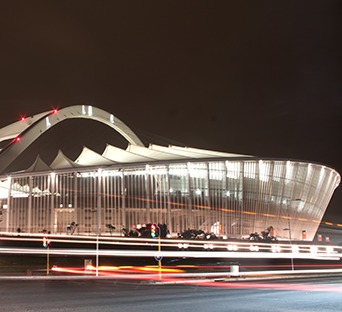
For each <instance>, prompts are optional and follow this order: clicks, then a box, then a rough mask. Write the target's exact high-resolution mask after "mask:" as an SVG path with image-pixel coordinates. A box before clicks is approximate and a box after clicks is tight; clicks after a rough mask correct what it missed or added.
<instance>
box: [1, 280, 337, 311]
mask: <svg viewBox="0 0 342 312" xmlns="http://www.w3.org/2000/svg"><path fill="white" fill-rule="evenodd" d="M270 283H271V284H273V285H280V286H284V285H285V286H286V287H288V289H286V290H280V289H276V288H274V289H262V288H260V287H261V286H260V285H262V284H270ZM234 285H235V286H236V287H235V286H234ZM234 285H228V286H229V287H215V286H211V287H207V286H197V285H175V284H169V285H165V284H162V285H160V284H151V283H146V282H140V281H128V280H96V279H83V280H79V279H69V280H39V279H38V280H37V279H35V280H8V279H6V280H2V279H0V302H1V303H0V304H1V306H0V311H2V312H5V311H103V312H105V311H120V312H121V311H162V312H168V311H170V312H171V311H172V312H174V311H189V312H191V311H194V312H200V311H263V312H264V311H301V312H303V311H310V312H311V311H341V310H342V292H339V291H338V290H339V289H340V290H341V291H342V280H341V278H339V277H329V278H316V279H291V280H281V281H280V280H273V281H270V280H268V281H255V282H254V283H253V285H247V284H243V283H240V282H237V283H236V284H234ZM243 285H246V286H247V288H241V287H244V286H243ZM293 285H294V286H293ZM312 285H314V287H317V286H320V287H322V289H323V290H316V291H314V290H312V289H310V287H312ZM238 287H240V288H238ZM295 287H297V288H298V287H300V290H298V289H292V288H295ZM327 287H328V288H327ZM329 287H330V288H331V289H334V290H333V291H329V289H330V288H329ZM336 290H337V291H336Z"/></svg>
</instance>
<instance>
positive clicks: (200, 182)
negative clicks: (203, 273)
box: [0, 105, 340, 240]
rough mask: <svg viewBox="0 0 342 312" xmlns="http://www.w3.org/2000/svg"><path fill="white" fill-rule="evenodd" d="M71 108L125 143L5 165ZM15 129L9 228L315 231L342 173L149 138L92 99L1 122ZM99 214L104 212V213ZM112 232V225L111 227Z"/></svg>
mask: <svg viewBox="0 0 342 312" xmlns="http://www.w3.org/2000/svg"><path fill="white" fill-rule="evenodd" d="M70 118H86V119H92V120H96V121H99V122H102V123H105V124H106V125H108V126H110V127H112V128H113V129H114V130H116V131H118V132H119V133H120V134H121V135H122V136H123V137H124V138H125V139H126V140H127V141H128V147H127V149H126V150H124V149H120V148H118V147H115V146H111V145H107V148H106V149H105V151H104V152H103V153H102V155H100V154H98V153H96V152H94V151H92V150H90V149H88V148H86V147H85V148H84V149H83V151H82V153H81V154H80V155H79V157H78V158H77V159H76V160H75V161H72V160H70V159H68V158H67V157H66V156H65V155H64V154H63V153H62V152H61V151H60V152H59V153H58V155H57V156H56V158H55V159H54V161H53V162H52V163H51V164H49V165H47V164H45V163H44V162H43V161H42V160H41V159H40V158H39V157H37V159H36V161H35V163H34V164H33V165H32V166H31V167H29V168H27V170H24V171H21V172H7V171H6V168H7V167H8V166H9V165H10V164H11V163H12V162H13V161H15V159H16V158H17V157H18V156H19V155H20V154H21V153H22V152H23V151H24V150H25V149H26V148H27V147H28V146H29V145H30V144H31V143H32V142H33V141H35V140H36V139H37V138H38V137H39V136H40V135H41V134H43V133H44V132H45V131H47V130H48V129H50V128H51V127H53V126H54V125H56V124H58V123H59V122H61V121H63V120H66V119H70ZM0 139H1V141H2V140H6V139H13V141H12V142H11V143H10V144H8V145H7V146H6V147H5V148H4V149H2V150H1V152H0V204H1V206H0V207H1V208H0V209H1V213H2V214H1V216H0V217H1V222H0V231H1V232H2V233H16V232H17V231H18V232H19V231H20V232H23V233H42V232H43V231H46V232H50V233H53V234H66V233H68V232H70V231H72V227H71V225H72V224H78V226H77V228H76V229H73V230H75V233H74V235H77V234H89V235H92V234H96V233H97V226H98V225H99V231H100V233H101V235H109V233H110V229H109V227H108V225H111V226H113V227H115V230H114V231H113V234H117V235H121V234H122V228H123V227H125V228H126V229H133V228H134V227H137V226H138V225H142V224H146V223H165V224H167V226H168V229H169V231H170V233H171V235H173V236H175V235H177V233H181V232H183V231H185V230H187V229H189V228H190V229H201V230H205V231H206V232H214V233H215V234H216V235H219V236H226V237H236V238H241V237H248V236H249V234H250V233H252V232H259V233H260V232H261V231H264V230H265V229H266V228H268V227H269V226H272V227H273V228H274V236H276V237H277V238H279V239H288V238H289V234H290V233H289V232H290V231H289V230H288V229H289V227H291V236H292V239H297V240H301V239H303V231H305V233H306V239H307V240H312V239H313V238H314V236H315V234H316V231H317V228H318V226H319V224H320V221H321V219H322V217H323V215H324V213H325V210H326V209H327V206H328V204H329V201H330V199H331V197H332V195H333V192H334V190H335V188H336V187H337V186H338V185H339V183H340V175H339V174H338V173H337V172H336V171H335V170H333V169H331V168H328V167H326V166H323V165H320V164H314V163H309V162H303V161H292V160H282V159H260V158H258V157H253V156H245V155H237V154H230V153H222V152H214V151H207V150H201V149H195V148H187V147H186V148H183V147H177V146H169V147H162V146H158V145H150V146H149V147H148V148H147V147H145V146H144V145H143V144H142V142H141V141H140V139H139V138H138V137H137V136H136V135H135V134H134V133H133V132H132V130H131V129H129V128H128V127H127V126H126V125H125V124H124V123H123V122H122V121H120V120H119V119H118V118H116V117H115V116H114V115H112V114H110V113H107V112H105V111H103V110H101V109H99V108H95V107H92V106H89V105H77V106H71V107H67V108H64V109H61V110H60V111H58V112H57V111H53V112H45V113H41V114H38V115H36V116H33V117H31V118H30V119H26V120H23V121H18V122H16V123H14V124H12V125H9V126H7V127H5V128H3V129H0ZM98 220H99V222H98ZM111 234H112V233H111Z"/></svg>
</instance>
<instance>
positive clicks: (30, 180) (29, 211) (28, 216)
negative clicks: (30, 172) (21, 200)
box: [27, 176, 32, 233]
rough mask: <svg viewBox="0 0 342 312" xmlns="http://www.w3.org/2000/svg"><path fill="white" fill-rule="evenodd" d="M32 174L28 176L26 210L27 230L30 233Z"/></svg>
mask: <svg viewBox="0 0 342 312" xmlns="http://www.w3.org/2000/svg"><path fill="white" fill-rule="evenodd" d="M31 219H32V176H29V196H28V211H27V232H28V233H31V223H32V220H31Z"/></svg>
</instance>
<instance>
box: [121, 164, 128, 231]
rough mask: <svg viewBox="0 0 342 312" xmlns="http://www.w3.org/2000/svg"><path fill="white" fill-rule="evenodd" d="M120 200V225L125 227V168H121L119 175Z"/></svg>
mask: <svg viewBox="0 0 342 312" xmlns="http://www.w3.org/2000/svg"><path fill="white" fill-rule="evenodd" d="M121 193H122V194H121V200H122V226H123V227H124V228H125V229H126V226H127V225H126V183H125V169H122V176H121Z"/></svg>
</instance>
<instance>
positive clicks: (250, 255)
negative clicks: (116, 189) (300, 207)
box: [0, 247, 340, 260]
mask: <svg viewBox="0 0 342 312" xmlns="http://www.w3.org/2000/svg"><path fill="white" fill-rule="evenodd" d="M97 252H98V254H99V256H116V257H151V258H153V257H154V256H155V254H156V251H155V250H121V249H115V250H110V249H102V250H98V251H96V250H95V249H78V248H74V249H72V248H67V249H65V248H50V249H49V254H50V255H73V256H84V255H87V256H95V255H96V253H97ZM0 253H2V254H35V255H37V254H39V255H45V254H47V250H46V249H43V248H15V247H13V248H3V247H2V248H0ZM160 254H161V255H162V257H168V258H178V257H186V258H230V259H233V258H234V259H237V258H241V259H243V258H247V259H291V258H293V259H314V260H340V256H339V254H330V253H325V254H323V253H322V254H316V253H297V252H295V253H293V252H289V253H282V252H236V251H235V252H231V251H190V250H186V251H182V250H180V251H161V252H160Z"/></svg>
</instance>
